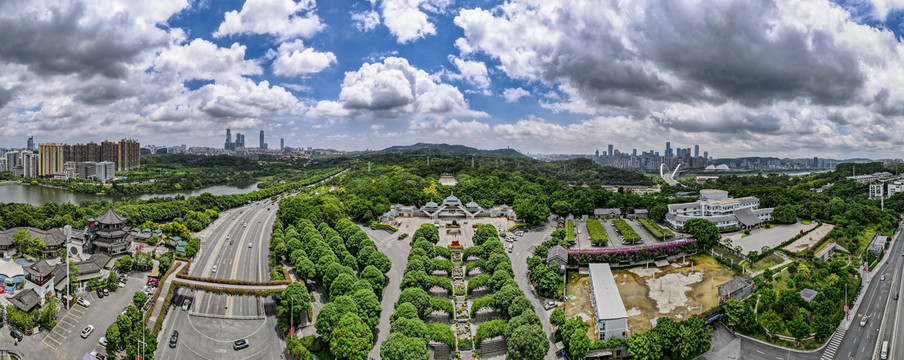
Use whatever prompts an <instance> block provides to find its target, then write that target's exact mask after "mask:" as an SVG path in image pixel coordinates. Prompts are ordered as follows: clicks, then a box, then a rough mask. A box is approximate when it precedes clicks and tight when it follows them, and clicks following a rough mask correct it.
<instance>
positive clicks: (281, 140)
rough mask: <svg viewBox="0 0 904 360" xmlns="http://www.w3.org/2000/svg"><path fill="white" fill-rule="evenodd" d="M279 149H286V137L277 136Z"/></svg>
mask: <svg viewBox="0 0 904 360" xmlns="http://www.w3.org/2000/svg"><path fill="white" fill-rule="evenodd" d="M279 149H280V150H285V149H286V138H279Z"/></svg>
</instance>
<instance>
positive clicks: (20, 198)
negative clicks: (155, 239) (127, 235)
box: [0, 181, 258, 206]
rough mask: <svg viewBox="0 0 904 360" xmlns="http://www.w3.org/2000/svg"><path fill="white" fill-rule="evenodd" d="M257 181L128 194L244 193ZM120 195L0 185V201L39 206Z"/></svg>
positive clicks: (19, 185)
mask: <svg viewBox="0 0 904 360" xmlns="http://www.w3.org/2000/svg"><path fill="white" fill-rule="evenodd" d="M257 184H258V182H254V181H249V182H237V183H232V184H229V185H215V186H209V187H206V188H201V189H190V190H181V191H173V192H168V193H160V194H145V195H132V196H129V198H131V199H142V200H146V199H150V198H155V197H172V196H176V195H184V196H185V197H189V196H197V195H201V194H202V193H205V192H209V193H211V194H212V195H230V194H244V193H248V192H252V191H254V190H257ZM118 199H121V197H114V196H108V195H92V194H79V193H75V192H72V191H69V190H65V189H56V188H49V187H44V186H37V185H22V184H5V185H0V203H25V204H32V205H35V206H41V205H44V204H45V203H47V202H48V201H53V202H55V203H57V204H62V203H64V202H69V203H73V204H78V203H79V202H80V201H82V200H118Z"/></svg>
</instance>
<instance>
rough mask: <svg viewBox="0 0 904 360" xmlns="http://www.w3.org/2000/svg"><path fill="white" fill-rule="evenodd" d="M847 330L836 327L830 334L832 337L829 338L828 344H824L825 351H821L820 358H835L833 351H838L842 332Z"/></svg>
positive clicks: (824, 359) (826, 359) (842, 337)
mask: <svg viewBox="0 0 904 360" xmlns="http://www.w3.org/2000/svg"><path fill="white" fill-rule="evenodd" d="M846 332H847V330H845V329H838V330H836V331H835V333H834V334H832V338H831V339H829V345H827V346H826V348H825V351H823V353H822V360H832V359H834V358H835V352H836V351H838V346H840V345H841V340H843V339H844V334H845V333H846Z"/></svg>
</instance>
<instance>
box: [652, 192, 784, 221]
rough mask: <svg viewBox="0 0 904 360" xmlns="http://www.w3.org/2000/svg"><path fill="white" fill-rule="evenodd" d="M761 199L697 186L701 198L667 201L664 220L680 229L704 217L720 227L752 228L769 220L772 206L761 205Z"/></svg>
mask: <svg viewBox="0 0 904 360" xmlns="http://www.w3.org/2000/svg"><path fill="white" fill-rule="evenodd" d="M759 207H760V199H757V198H756V197H753V196H747V197H742V198H737V199H735V198H731V197H729V196H728V192H727V191H725V190H716V189H705V190H700V200H697V201H695V202H691V203H680V204H669V205H668V208H669V212H668V214H666V217H665V220H666V221H667V222H668V223H669V224H670V225H671V226H672V227H674V228H676V229H680V228H681V227H683V226H684V223H685V222H687V221H688V220H691V219H706V220H709V221H712V222H713V223H715V224H716V226H717V227H718V228H719V230H729V229H741V228H745V229H747V228H752V227H756V226H758V225H760V224H762V223H763V222H764V221H768V220H772V210H773V209H772V208H764V209H760V208H759Z"/></svg>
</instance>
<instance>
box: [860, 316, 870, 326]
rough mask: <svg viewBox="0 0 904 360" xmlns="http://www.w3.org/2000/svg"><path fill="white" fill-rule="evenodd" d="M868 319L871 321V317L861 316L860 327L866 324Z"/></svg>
mask: <svg viewBox="0 0 904 360" xmlns="http://www.w3.org/2000/svg"><path fill="white" fill-rule="evenodd" d="M867 321H869V317H867V316H864V317H863V318H861V319H860V327H864V326H866V322H867Z"/></svg>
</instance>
